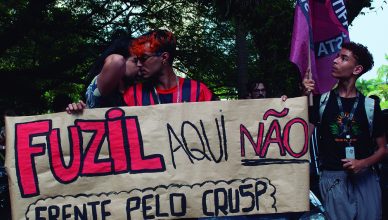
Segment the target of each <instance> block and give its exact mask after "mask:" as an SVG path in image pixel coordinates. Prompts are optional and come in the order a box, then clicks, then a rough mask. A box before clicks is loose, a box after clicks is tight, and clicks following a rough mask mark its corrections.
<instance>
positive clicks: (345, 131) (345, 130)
mask: <svg viewBox="0 0 388 220" xmlns="http://www.w3.org/2000/svg"><path fill="white" fill-rule="evenodd" d="M334 92H335V94H336V97H337V104H338V108H339V110H340V114H341V117H342V118H343V120H345V121H343V123H342V125H341V134H340V135H341V136H342V135H351V132H352V131H351V129H349V127H350V126H349V125H350V123H351V122H352V120H353V117H354V113H355V112H356V109H357V105H358V102H359V97H360V94H359V92H358V91H356V100H355V101H354V104H353V108H352V110H351V111H350V114H349V116H346V115H345V112H344V108H343V106H342V101H341V98H340V96H339V94H338V89H336V90H334Z"/></svg>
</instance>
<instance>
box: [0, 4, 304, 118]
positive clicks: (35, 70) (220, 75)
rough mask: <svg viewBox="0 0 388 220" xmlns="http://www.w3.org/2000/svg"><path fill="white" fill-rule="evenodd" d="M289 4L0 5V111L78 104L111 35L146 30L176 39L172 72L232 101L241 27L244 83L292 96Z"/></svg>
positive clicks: (34, 111)
mask: <svg viewBox="0 0 388 220" xmlns="http://www.w3.org/2000/svg"><path fill="white" fill-rule="evenodd" d="M294 3H295V1H294V0H274V1H259V0H249V1H248V0H247V1H235V0H228V1H218V0H213V1H201V0H186V1H181V0H166V1H152V0H141V1H139V0H125V1H122V0H111V1H106V0H95V1H75V0H39V1H33V0H13V1H10V0H4V1H1V2H0V42H1V44H0V76H1V77H2V79H1V80H0V112H2V111H3V110H5V109H13V110H15V111H16V112H18V113H19V114H23V115H27V114H40V113H46V112H52V111H53V107H52V104H53V100H54V98H55V97H56V96H59V95H61V94H65V95H68V96H70V97H71V98H72V99H73V101H76V100H78V99H80V98H82V97H83V94H84V90H85V88H86V86H87V85H88V84H89V79H87V78H86V75H87V73H88V70H89V69H90V67H91V65H92V64H93V62H94V61H95V59H96V58H97V57H98V56H99V54H101V53H102V52H103V50H104V49H105V48H106V47H107V46H108V45H109V44H110V42H111V41H112V40H113V39H114V38H115V37H116V36H117V33H120V32H121V33H123V32H124V33H126V34H128V35H132V36H134V37H136V36H138V35H140V34H142V33H144V32H146V31H148V30H149V29H153V28H168V29H170V30H172V31H173V32H174V33H175V34H176V36H177V39H178V45H179V46H178V54H177V62H176V63H175V65H176V67H177V68H179V69H180V70H182V71H183V72H184V73H185V74H186V75H188V76H190V77H192V78H194V79H198V80H202V81H204V82H205V83H206V84H208V85H209V87H210V88H211V89H212V90H214V91H215V93H217V94H218V95H220V97H221V98H236V97H237V96H238V92H237V91H241V90H239V89H241V84H243V83H246V82H244V81H241V80H240V76H239V75H238V73H237V72H238V71H237V69H239V68H240V67H241V66H240V65H238V62H237V57H238V54H239V51H238V50H237V49H236V44H235V42H236V33H238V32H237V28H238V27H244V28H245V29H244V31H246V35H244V36H245V38H246V48H247V51H245V52H246V53H247V56H246V59H247V63H246V71H247V80H249V81H256V80H260V79H261V80H262V79H265V81H266V83H267V88H268V89H269V93H270V94H271V95H272V96H280V95H281V94H287V95H289V96H294V95H297V92H298V90H297V88H298V87H297V82H298V81H299V80H298V76H299V74H298V70H297V69H296V68H295V67H294V66H292V65H291V64H290V63H289V61H288V54H289V45H290V40H291V29H292V22H293V12H294ZM220 12H222V13H220ZM221 17H223V19H220V18H221ZM237 23H239V25H237ZM244 68H245V67H244ZM238 88H239V89H238Z"/></svg>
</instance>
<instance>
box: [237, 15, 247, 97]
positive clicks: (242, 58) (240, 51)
mask: <svg viewBox="0 0 388 220" xmlns="http://www.w3.org/2000/svg"><path fill="white" fill-rule="evenodd" d="M236 51H237V91H238V98H239V99H243V98H246V97H247V95H248V90H247V84H248V72H247V71H248V48H247V30H246V27H245V25H244V24H243V23H242V22H241V20H240V19H238V18H237V19H236Z"/></svg>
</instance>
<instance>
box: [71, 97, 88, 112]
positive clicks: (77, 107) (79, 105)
mask: <svg viewBox="0 0 388 220" xmlns="http://www.w3.org/2000/svg"><path fill="white" fill-rule="evenodd" d="M85 108H86V104H85V103H84V102H83V101H82V100H80V101H79V102H73V103H70V104H69V105H68V106H67V107H66V112H67V113H68V114H79V113H82V112H83V110H84V109H85Z"/></svg>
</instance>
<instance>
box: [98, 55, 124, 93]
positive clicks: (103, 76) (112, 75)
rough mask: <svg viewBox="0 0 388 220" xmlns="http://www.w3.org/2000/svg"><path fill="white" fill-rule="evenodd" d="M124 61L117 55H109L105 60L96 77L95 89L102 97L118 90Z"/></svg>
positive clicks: (122, 74) (122, 75)
mask: <svg viewBox="0 0 388 220" xmlns="http://www.w3.org/2000/svg"><path fill="white" fill-rule="evenodd" d="M125 68H126V60H125V59H124V57H123V56H121V55H118V54H112V55H109V56H108V57H107V58H106V59H105V63H104V66H103V68H102V70H101V73H100V74H99V75H98V77H97V88H98V90H99V92H100V94H101V95H102V96H106V95H108V94H110V93H111V92H113V91H114V90H115V89H117V88H118V85H119V83H120V81H121V80H122V78H123V77H124V74H125Z"/></svg>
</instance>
